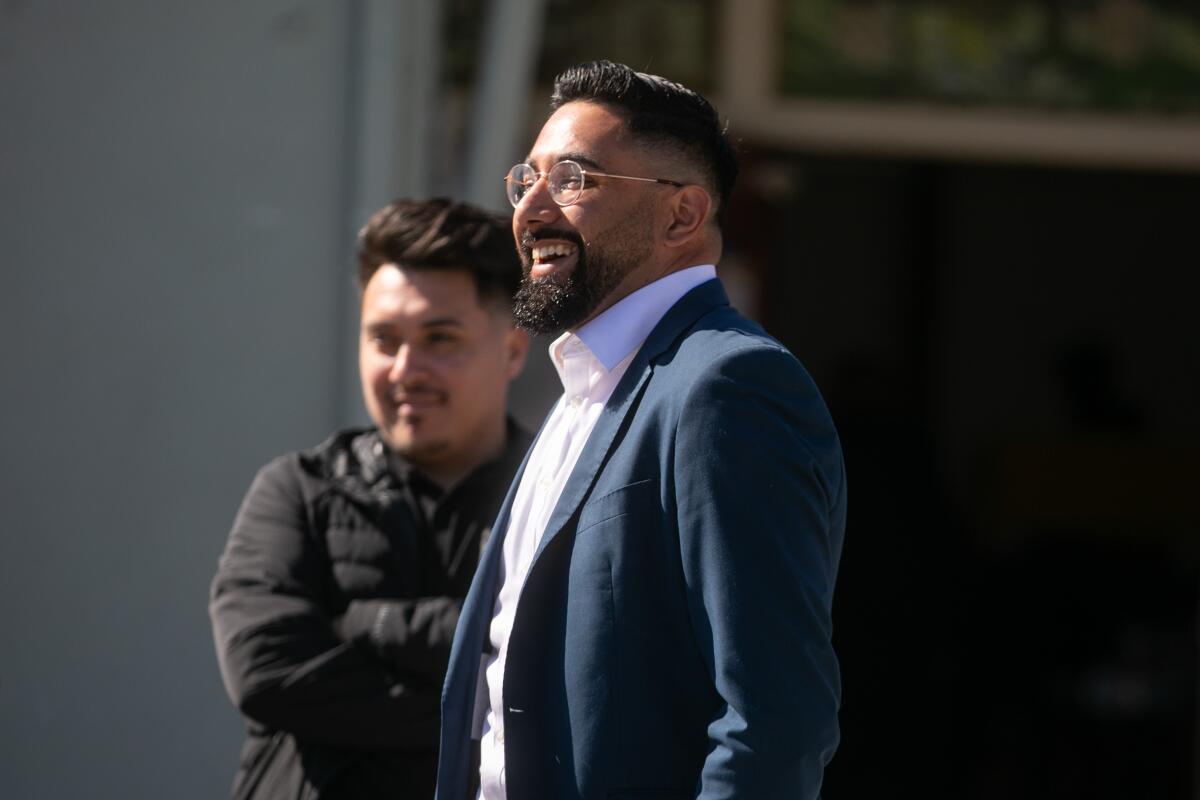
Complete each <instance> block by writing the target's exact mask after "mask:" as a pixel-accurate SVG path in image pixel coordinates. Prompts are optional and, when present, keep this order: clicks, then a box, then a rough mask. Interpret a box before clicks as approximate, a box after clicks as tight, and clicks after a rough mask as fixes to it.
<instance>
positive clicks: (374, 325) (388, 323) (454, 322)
mask: <svg viewBox="0 0 1200 800" xmlns="http://www.w3.org/2000/svg"><path fill="white" fill-rule="evenodd" d="M395 325H396V322H395V321H393V320H390V319H380V320H374V321H371V322H367V323H365V324H364V325H363V328H364V329H366V330H368V331H372V332H373V331H381V330H387V329H389V328H393V327H395ZM421 327H422V328H443V327H451V328H462V327H465V325H464V323H463V321H462V320H460V319H458V318H457V317H434V318H433V319H429V320H425V321H424V322H422V323H421Z"/></svg>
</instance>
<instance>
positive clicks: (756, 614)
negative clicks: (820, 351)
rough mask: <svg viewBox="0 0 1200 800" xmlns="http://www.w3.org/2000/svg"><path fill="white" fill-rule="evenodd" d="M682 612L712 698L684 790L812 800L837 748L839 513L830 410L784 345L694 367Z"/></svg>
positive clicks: (684, 429)
mask: <svg viewBox="0 0 1200 800" xmlns="http://www.w3.org/2000/svg"><path fill="white" fill-rule="evenodd" d="M676 441H677V452H676V458H675V484H676V485H675V490H676V501H677V508H678V524H679V532H680V550H681V556H682V562H683V569H684V578H685V582H686V586H687V592H688V612H689V614H690V618H691V623H692V626H693V630H694V631H695V633H696V636H697V639H698V642H697V644H698V646H699V648H700V652H701V653H702V654H703V657H704V658H705V659H706V660H707V667H708V669H709V670H710V672H711V675H712V679H713V682H714V685H715V687H716V689H717V691H718V693H719V694H720V696H721V699H722V701H723V704H722V705H721V707H720V710H719V712H718V714H717V715H716V716H715V718H713V719H712V720H711V722H710V724H709V726H708V738H709V752H708V756H707V759H706V761H705V763H704V768H703V771H702V774H701V778H700V781H699V785H698V787H697V793H698V796H699V797H700V798H703V800H717V799H718V798H746V797H753V798H756V800H771V799H772V798H780V799H781V800H782V798H788V800H795V798H816V797H818V796H819V794H820V788H821V780H822V776H823V771H824V767H825V765H826V763H827V762H828V761H829V759H830V758H831V757H832V755H833V751H834V749H835V748H836V746H837V743H838V738H839V731H838V722H837V711H838V705H839V702H840V694H841V687H840V678H839V672H838V665H837V660H836V658H835V656H834V652H833V646H832V642H831V635H832V631H831V620H830V611H831V605H832V599H833V584H834V578H835V574H836V570H837V562H838V559H839V557H840V551H841V539H842V530H843V525H844V513H845V494H844V492H845V488H844V484H845V482H844V472H843V466H842V460H841V451H840V447H839V444H838V440H837V434H836V432H835V431H834V428H833V424H832V421H831V420H830V418H829V414H828V411H827V410H826V408H825V405H824V402H823V401H822V400H821V398H820V395H819V394H818V392H817V390H816V387H815V385H814V384H813V383H812V380H811V378H809V376H808V374H807V373H806V372H805V371H804V369H803V367H801V366H800V364H799V363H798V362H797V361H796V360H795V358H794V357H793V356H792V355H791V354H790V353H788V352H787V351H785V350H783V349H781V348H774V347H769V346H764V345H752V346H749V347H746V348H743V349H741V350H737V351H734V352H732V353H728V354H726V355H724V356H722V357H721V358H719V359H718V360H717V362H716V363H714V364H712V365H711V368H709V369H706V371H705V374H704V376H703V377H702V378H701V379H700V380H699V381H698V382H697V383H696V384H695V385H694V386H693V389H692V391H691V392H690V393H689V395H688V397H687V399H686V404H685V406H684V407H683V412H682V414H681V418H680V422H679V425H678V430H677V440H676Z"/></svg>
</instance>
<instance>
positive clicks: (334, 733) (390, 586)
mask: <svg viewBox="0 0 1200 800" xmlns="http://www.w3.org/2000/svg"><path fill="white" fill-rule="evenodd" d="M529 441H530V439H529V435H528V434H527V433H525V432H523V431H520V430H519V429H517V428H516V426H515V425H513V424H511V423H510V425H509V437H508V444H507V446H506V449H505V452H504V454H503V455H502V456H501V457H500V458H499V459H498V460H497V461H496V462H493V463H491V464H488V465H485V466H483V467H481V468H480V469H478V470H476V471H475V472H474V473H472V474H471V475H470V476H468V477H467V478H466V479H465V480H464V481H462V482H461V483H460V484H459V485H458V486H456V487H454V488H453V489H452V490H451V491H450V493H449V494H447V495H446V496H445V497H442V498H440V500H438V501H437V503H436V507H435V508H434V510H432V519H429V518H427V514H421V513H414V508H415V507H417V505H418V504H419V503H422V502H424V504H425V505H427V506H430V507H431V508H433V501H432V500H429V499H426V500H425V501H421V500H420V499H418V497H417V495H416V494H415V493H414V491H415V487H416V486H417V485H419V484H420V478H419V476H415V475H413V474H412V473H411V471H410V469H409V468H408V467H407V465H406V464H405V463H404V462H403V461H402V460H401V459H399V458H398V457H397V456H395V455H394V454H393V453H391V452H390V451H389V450H388V448H386V447H385V446H384V444H383V442H382V440H381V439H380V437H379V434H378V433H377V432H376V431H374V430H352V431H344V432H341V433H338V434H335V435H334V436H333V437H332V438H330V439H329V440H327V441H326V442H324V443H323V444H321V445H319V446H318V447H316V448H313V449H312V450H308V451H303V452H300V453H292V454H289V455H286V456H283V457H281V458H278V459H276V460H275V461H272V462H271V463H270V464H268V465H267V466H266V467H264V468H263V469H262V470H261V471H260V472H259V474H258V476H257V478H256V479H255V481H254V484H253V485H252V486H251V488H250V491H249V492H248V494H247V495H246V499H245V501H244V502H243V504H242V507H241V510H240V511H239V512H238V515H237V519H236V521H235V522H234V526H233V531H232V532H231V533H230V536H229V542H228V544H227V546H226V549H225V552H224V554H223V555H222V557H221V560H220V565H219V568H218V571H217V576H216V579H215V580H214V582H213V587H212V601H211V605H210V613H211V615H212V621H213V629H214V635H215V638H216V645H217V655H218V660H219V662H220V667H221V674H222V677H223V678H224V680H225V685H226V688H227V689H228V691H229V694H230V697H232V698H233V701H234V703H235V704H236V705H237V707H238V709H239V710H240V711H241V712H242V714H243V715H244V716H245V718H246V722H247V728H248V734H249V735H248V739H247V742H246V745H245V747H244V748H243V751H242V763H241V769H240V770H239V772H238V775H237V778H236V779H235V783H234V796H235V797H237V798H289V800H292V799H293V798H301V797H303V798H309V797H320V798H359V797H362V798H367V797H369V798H376V797H388V798H392V800H403V799H404V798H410V797H411V798H421V799H422V800H425V799H426V798H429V797H432V795H433V784H434V773H435V769H436V762H437V740H438V727H439V720H438V713H439V709H438V703H439V698H440V694H441V685H442V677H443V674H444V672H445V667H446V660H447V657H448V655H449V649H450V643H451V640H452V639H453V636H454V626H455V624H456V623H457V621H458V612H459V607H460V603H461V601H462V598H463V597H464V596H465V595H466V592H467V589H468V587H469V586H470V582H471V577H472V575H473V573H474V571H475V566H476V563H477V561H478V558H479V551H480V549H481V547H482V544H483V540H484V539H485V538H486V536H487V533H488V529H489V526H490V525H491V524H492V522H493V520H494V518H495V515H496V512H497V510H498V509H499V506H500V503H501V501H502V500H503V497H504V493H505V491H506V490H507V488H508V484H509V481H510V480H511V478H512V475H513V473H514V472H515V471H516V468H517V467H518V466H519V464H520V460H521V458H522V456H523V455H524V452H525V450H526V449H527V448H528V446H529Z"/></svg>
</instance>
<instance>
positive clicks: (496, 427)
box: [415, 416, 508, 491]
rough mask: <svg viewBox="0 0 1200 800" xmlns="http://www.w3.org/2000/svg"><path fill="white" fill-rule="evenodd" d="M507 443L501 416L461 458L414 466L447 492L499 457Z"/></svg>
mask: <svg viewBox="0 0 1200 800" xmlns="http://www.w3.org/2000/svg"><path fill="white" fill-rule="evenodd" d="M507 441H508V419H507V417H506V416H502V417H501V418H500V419H499V421H498V424H497V423H495V422H494V423H493V424H491V425H489V426H488V427H487V429H486V430H484V431H482V432H481V433H480V434H479V435H477V436H476V437H475V446H474V447H472V448H471V451H470V452H469V453H468V454H466V455H464V456H463V457H461V458H457V459H452V460H447V461H439V462H434V463H428V464H416V465H415V466H416V467H417V469H419V470H421V473H422V474H423V475H424V476H425V477H427V478H429V480H431V481H433V482H434V483H436V484H437V485H438V486H440V487H442V489H444V490H446V491H449V490H450V489H452V488H453V487H454V486H456V485H458V484H459V483H461V482H462V481H463V479H464V478H466V477H467V476H468V475H470V474H471V473H472V472H474V471H475V470H477V469H479V468H480V467H482V466H483V465H484V464H487V463H489V462H491V461H494V460H496V459H497V458H499V457H500V454H501V453H503V452H504V445H505V443H507Z"/></svg>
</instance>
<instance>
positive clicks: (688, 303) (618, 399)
mask: <svg viewBox="0 0 1200 800" xmlns="http://www.w3.org/2000/svg"><path fill="white" fill-rule="evenodd" d="M721 305H729V298H728V297H726V295H725V290H724V289H723V288H722V287H721V282H720V281H719V280H716V279H713V280H710V281H705V282H704V283H702V284H700V285H699V286H697V287H696V288H694V289H692V290H691V291H690V292H688V293H687V294H685V295H684V296H683V297H681V298H680V299H679V300H678V301H677V302H676V303H675V305H673V306H671V308H670V309H669V310H668V311H667V313H666V314H665V315H663V318H662V319H661V320H659V323H658V324H657V325H655V326H654V329H653V330H651V331H650V335H649V336H647V337H646V341H645V342H643V343H642V347H641V349H639V350H638V354H637V355H636V356H634V359H633V361H631V362H630V363H629V368H628V369H627V370H626V371H625V375H624V376H623V377H622V378H621V380H620V382H619V383H618V384H617V388H616V389H614V390H613V393H612V396H611V397H609V398H608V402H607V403H605V404H604V409H603V410H602V411H601V412H600V418H599V419H598V420H596V427H594V428H593V429H592V432H591V434H590V435H589V436H588V440H587V444H585V445H584V446H583V451H582V452H581V453H580V454H579V460H578V461H577V462H575V468H574V469H573V470H571V477H569V478H568V479H567V484H566V486H564V487H563V491H562V495H561V496H559V498H558V503H557V504H556V505H555V506H554V513H552V514H551V515H550V519H549V521H548V522H547V523H546V532H545V534H543V536H542V540H541V542H539V543H538V548H537V552H536V553H535V554H534V557H533V563H532V564H531V565H530V568H529V569H530V572H533V570H534V569H535V568H536V567H537V562H538V559H539V558H540V556H541V554H542V551H543V550H545V549H546V546H547V545H548V544H549V543H550V541H551V540H552V539H553V538H554V537H555V536H557V535H558V534H559V533H560V532H561V531H562V530H564V529H565V528H566V527H567V523H568V522H569V521H570V520H571V518H572V517H574V516H575V512H576V511H577V510H578V509H579V507H580V506H581V505H582V503H583V500H584V498H585V497H587V495H588V493H589V492H590V491H591V488H592V485H593V484H594V483H595V482H596V478H597V477H598V476H599V474H600V470H601V467H603V465H604V462H605V460H606V459H607V458H608V454H609V452H610V451H611V450H612V447H613V444H614V443H615V442H616V440H617V434H618V433H619V432H620V430H621V429H622V428H623V427H624V423H625V421H626V418H627V417H628V416H629V414H630V412H631V411H632V410H633V409H634V408H635V407H636V405H637V400H638V398H639V397H641V394H642V391H643V390H644V389H645V387H646V383H647V381H649V380H650V374H651V373H652V372H653V371H654V359H655V358H656V357H657V356H658V355H659V354H660V353H662V352H663V351H664V350H666V349H667V348H668V347H670V346H671V345H672V344H674V343H675V341H676V340H677V339H678V338H679V337H680V336H681V335H683V333H684V331H686V330H687V329H688V328H690V327H691V326H692V324H693V323H695V322H696V320H698V319H699V318H700V317H702V316H704V315H705V314H707V313H708V312H709V311H711V310H712V309H714V308H716V307H717V306H721ZM494 535H495V533H494V532H493V536H494Z"/></svg>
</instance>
